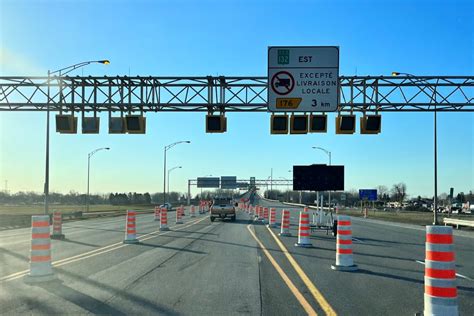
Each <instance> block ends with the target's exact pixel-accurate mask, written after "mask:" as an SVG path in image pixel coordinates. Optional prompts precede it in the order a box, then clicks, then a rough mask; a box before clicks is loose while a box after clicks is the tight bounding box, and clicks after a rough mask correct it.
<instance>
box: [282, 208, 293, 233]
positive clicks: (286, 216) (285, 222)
mask: <svg viewBox="0 0 474 316" xmlns="http://www.w3.org/2000/svg"><path fill="white" fill-rule="evenodd" d="M280 236H291V233H290V211H288V210H283V211H282V212H281V230H280Z"/></svg>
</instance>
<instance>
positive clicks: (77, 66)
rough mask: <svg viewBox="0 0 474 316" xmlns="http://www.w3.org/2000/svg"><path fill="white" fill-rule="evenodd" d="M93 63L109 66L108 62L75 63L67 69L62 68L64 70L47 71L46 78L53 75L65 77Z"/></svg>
mask: <svg viewBox="0 0 474 316" xmlns="http://www.w3.org/2000/svg"><path fill="white" fill-rule="evenodd" d="M93 63H99V64H110V62H109V61H108V60H89V61H83V62H82V63H77V64H74V65H71V66H67V67H64V68H61V69H58V70H55V71H48V76H49V75H53V74H55V73H58V74H59V75H60V76H61V75H66V74H68V73H70V72H71V71H73V70H75V69H77V68H81V67H84V66H87V65H90V64H93ZM64 70H67V71H66V72H63V71H64Z"/></svg>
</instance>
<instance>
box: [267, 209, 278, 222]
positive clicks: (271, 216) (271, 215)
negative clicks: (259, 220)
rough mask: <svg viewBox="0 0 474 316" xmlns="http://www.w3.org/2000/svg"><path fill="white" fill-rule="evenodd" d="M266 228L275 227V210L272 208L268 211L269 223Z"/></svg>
mask: <svg viewBox="0 0 474 316" xmlns="http://www.w3.org/2000/svg"><path fill="white" fill-rule="evenodd" d="M268 227H276V209H275V208H274V207H272V208H271V209H270V222H269V223H268Z"/></svg>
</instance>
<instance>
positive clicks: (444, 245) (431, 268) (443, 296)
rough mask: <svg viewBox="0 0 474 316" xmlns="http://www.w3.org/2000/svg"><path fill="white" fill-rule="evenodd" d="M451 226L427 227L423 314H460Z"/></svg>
mask: <svg viewBox="0 0 474 316" xmlns="http://www.w3.org/2000/svg"><path fill="white" fill-rule="evenodd" d="M457 297H458V293H457V287H456V269H455V261H454V249H453V228H452V227H451V226H426V256H425V295H424V303H425V310H424V314H425V315H448V316H451V315H453V316H454V315H459V311H458V298H457Z"/></svg>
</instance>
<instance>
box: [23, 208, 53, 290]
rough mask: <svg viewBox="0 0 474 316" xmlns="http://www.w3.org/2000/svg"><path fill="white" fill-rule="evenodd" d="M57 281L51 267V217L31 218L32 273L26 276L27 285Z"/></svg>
mask: <svg viewBox="0 0 474 316" xmlns="http://www.w3.org/2000/svg"><path fill="white" fill-rule="evenodd" d="M53 279H55V276H54V273H53V268H52V266H51V239H50V235H49V216H48V215H41V216H32V217H31V252H30V272H29V273H28V274H27V275H26V276H25V279H24V280H25V282H26V283H35V282H44V281H51V280H53Z"/></svg>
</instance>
